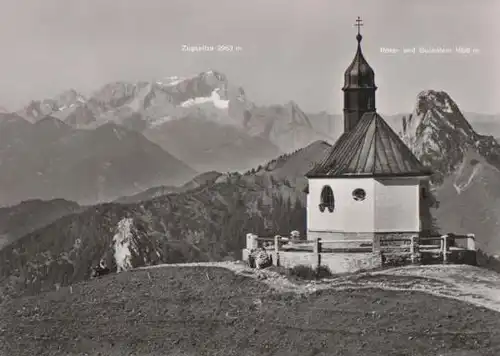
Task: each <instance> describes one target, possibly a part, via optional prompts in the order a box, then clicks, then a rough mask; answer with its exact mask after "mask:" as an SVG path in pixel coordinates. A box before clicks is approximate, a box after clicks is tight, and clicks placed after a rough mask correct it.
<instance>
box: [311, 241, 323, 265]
mask: <svg viewBox="0 0 500 356" xmlns="http://www.w3.org/2000/svg"><path fill="white" fill-rule="evenodd" d="M313 252H314V255H315V257H316V263H315V264H316V268H318V269H319V267H320V266H321V238H320V237H317V238H316V240H315V241H314V247H313Z"/></svg>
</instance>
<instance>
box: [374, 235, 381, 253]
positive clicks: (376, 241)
mask: <svg viewBox="0 0 500 356" xmlns="http://www.w3.org/2000/svg"><path fill="white" fill-rule="evenodd" d="M380 239H381V236H380V235H377V234H375V235H374V236H373V244H372V252H380Z"/></svg>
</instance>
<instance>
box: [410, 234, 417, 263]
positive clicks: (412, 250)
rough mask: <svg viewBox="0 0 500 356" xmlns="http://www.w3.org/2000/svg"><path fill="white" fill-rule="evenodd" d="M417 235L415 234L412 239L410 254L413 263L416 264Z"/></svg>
mask: <svg viewBox="0 0 500 356" xmlns="http://www.w3.org/2000/svg"><path fill="white" fill-rule="evenodd" d="M415 240H416V236H415V235H413V236H412V237H411V239H410V256H411V263H412V264H415V263H416V262H417V253H416V248H415V247H416V246H415V243H416V241H415Z"/></svg>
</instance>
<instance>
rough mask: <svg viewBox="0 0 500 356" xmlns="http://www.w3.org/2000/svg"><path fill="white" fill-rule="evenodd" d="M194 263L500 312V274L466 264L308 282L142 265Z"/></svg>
mask: <svg viewBox="0 0 500 356" xmlns="http://www.w3.org/2000/svg"><path fill="white" fill-rule="evenodd" d="M195 266H200V267H222V268H227V269H230V270H231V271H233V272H235V273H237V274H242V275H245V276H249V277H252V278H258V279H261V280H262V281H263V282H264V283H267V284H269V285H270V286H271V287H273V288H276V289H278V290H280V291H294V292H297V293H310V292H314V291H317V290H324V289H366V288H380V289H385V290H395V291H419V292H424V293H428V294H432V295H436V296H440V297H445V298H452V299H457V300H461V301H465V302H468V303H471V304H474V305H477V306H482V307H485V308H488V309H491V310H494V311H498V312H500V274H498V273H495V272H492V271H489V270H486V269H483V268H479V267H473V266H466V265H434V266H407V267H399V268H392V269H387V270H383V271H377V272H366V273H358V274H352V275H346V276H342V277H336V278H332V279H324V280H321V281H312V282H310V283H307V284H295V283H293V282H291V281H290V280H288V279H287V278H285V277H284V276H282V275H280V274H279V273H277V272H274V271H268V270H260V271H258V270H255V269H251V268H249V267H248V266H246V265H245V264H244V263H241V262H204V263H185V264H171V265H168V264H167V265H158V266H150V267H144V269H150V268H161V267H195ZM412 277H413V278H412Z"/></svg>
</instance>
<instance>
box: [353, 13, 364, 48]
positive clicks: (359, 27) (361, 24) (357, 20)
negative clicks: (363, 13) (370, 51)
mask: <svg viewBox="0 0 500 356" xmlns="http://www.w3.org/2000/svg"><path fill="white" fill-rule="evenodd" d="M362 22H363V20H361V17H359V16H358V18H357V19H356V23H355V24H354V26H356V27H357V28H358V34H357V35H356V39H357V40H358V44H359V43H360V42H361V38H362V36H361V32H360V29H361V26H363V23H362Z"/></svg>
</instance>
